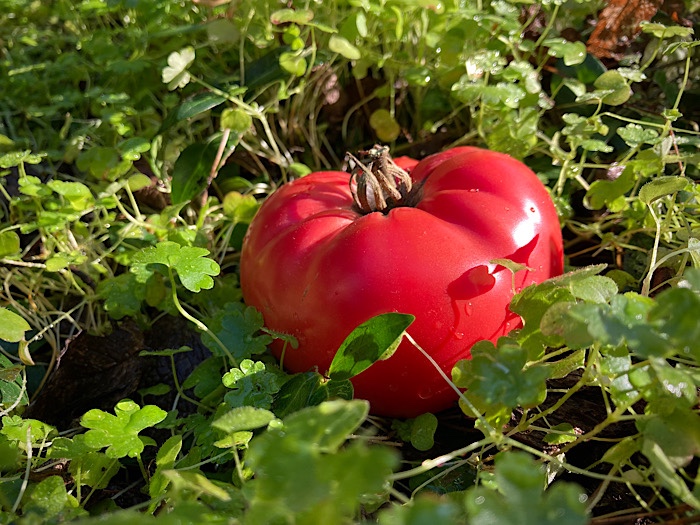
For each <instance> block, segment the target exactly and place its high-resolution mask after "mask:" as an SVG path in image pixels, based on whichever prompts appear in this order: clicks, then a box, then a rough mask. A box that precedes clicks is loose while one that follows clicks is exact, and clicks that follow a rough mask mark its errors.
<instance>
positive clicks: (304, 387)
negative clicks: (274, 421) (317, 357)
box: [272, 372, 333, 418]
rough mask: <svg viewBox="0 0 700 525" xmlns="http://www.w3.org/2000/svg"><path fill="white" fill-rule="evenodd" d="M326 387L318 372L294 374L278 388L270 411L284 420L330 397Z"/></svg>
mask: <svg viewBox="0 0 700 525" xmlns="http://www.w3.org/2000/svg"><path fill="white" fill-rule="evenodd" d="M331 382H333V381H331ZM326 385H327V383H326V382H325V380H324V378H323V376H322V375H321V374H319V373H318V372H304V373H300V374H295V375H294V376H293V377H292V378H291V379H290V380H289V381H287V382H286V383H285V384H284V385H282V388H280V390H279V392H278V393H277V395H276V396H275V401H274V403H273V406H272V409H273V411H274V412H275V414H277V416H278V417H281V418H284V417H286V416H288V415H289V414H292V413H294V412H297V411H299V410H301V409H302V408H306V407H311V406H316V405H320V404H321V403H323V402H324V401H326V400H328V398H329V397H330V393H329V391H328V387H327V386H326Z"/></svg>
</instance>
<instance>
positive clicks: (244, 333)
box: [202, 303, 272, 360]
mask: <svg viewBox="0 0 700 525" xmlns="http://www.w3.org/2000/svg"><path fill="white" fill-rule="evenodd" d="M206 323H207V326H208V327H209V329H210V330H211V332H212V333H214V334H215V335H216V336H217V337H218V338H219V340H220V341H221V342H222V343H223V344H224V346H225V347H226V348H227V349H228V351H229V352H230V353H231V355H233V357H234V358H236V360H241V359H248V358H250V357H251V356H253V355H257V354H261V353H263V352H264V351H265V350H266V349H267V345H269V344H270V343H271V342H272V337H270V336H269V335H268V334H265V333H261V332H260V330H261V329H262V327H263V317H262V314H261V313H260V312H258V311H257V310H256V309H255V308H253V307H252V306H245V305H243V304H241V303H227V304H226V305H225V306H224V308H222V309H221V310H219V312H217V314H216V316H214V317H211V318H209V319H207V320H206ZM202 342H203V343H204V344H205V345H206V346H207V348H209V349H210V350H211V351H212V353H213V354H214V355H218V356H220V355H222V353H221V352H222V350H221V348H220V347H219V345H218V343H217V342H216V341H214V340H213V339H212V337H211V336H210V335H209V334H208V333H204V334H202Z"/></svg>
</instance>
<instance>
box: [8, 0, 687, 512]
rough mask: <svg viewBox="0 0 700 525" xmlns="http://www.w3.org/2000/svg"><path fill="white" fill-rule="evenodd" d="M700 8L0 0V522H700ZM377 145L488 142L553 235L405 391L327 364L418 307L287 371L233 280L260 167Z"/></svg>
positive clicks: (430, 149) (292, 174)
mask: <svg viewBox="0 0 700 525" xmlns="http://www.w3.org/2000/svg"><path fill="white" fill-rule="evenodd" d="M698 10H699V7H698V5H696V3H694V2H690V1H686V2H681V1H666V2H660V1H644V2H642V1H639V2H618V1H615V0H611V1H609V2H602V1H600V2H598V1H591V2H588V1H575V0H568V1H546V2H540V3H530V2H520V1H515V0H513V1H493V2H485V1H468V2H457V1H451V0H448V1H444V2H434V1H430V0H393V1H391V0H390V1H381V0H347V1H344V0H334V1H332V2H322V3H321V2H288V3H279V2H272V1H267V0H265V1H256V2H252V1H248V0H238V1H236V0H233V1H226V0H199V1H189V0H183V1H182V2H171V1H165V0H152V1H145V0H82V1H78V2H69V1H67V0H65V1H64V0H56V1H54V2H27V1H24V0H0V93H2V96H0V115H1V118H0V179H2V180H1V182H2V184H1V186H0V278H1V281H2V287H1V288H0V344H1V353H0V396H1V397H0V403H1V405H0V412H1V414H0V416H1V417H2V426H1V428H0V521H1V522H3V523H61V522H80V523H91V522H97V521H100V522H105V521H106V522H108V523H141V522H143V523H148V522H152V521H154V520H155V521H163V522H173V523H182V522H194V523H210V522H211V523H224V522H225V523H245V524H257V523H380V524H414V523H415V524H419V523H469V524H487V523H488V524H491V523H503V524H506V523H522V524H529V523H532V524H542V523H552V524H555V523H556V524H579V523H580V524H584V523H589V522H592V523H608V524H610V523H656V522H671V523H672V522H675V523H693V522H697V521H698V520H700V518H698V511H700V488H698V484H697V479H698V476H699V475H700V474H699V473H698V451H699V447H700V416H699V414H698V410H697V408H698V406H697V405H698V394H697V392H698V391H697V387H698V383H699V382H700V375H699V374H698V361H699V360H700V324H699V323H698V317H699V314H700V224H698V217H699V216H700V214H699V213H698V211H699V210H698V198H699V192H698V185H697V181H698V178H699V176H700V173H699V170H698V166H699V164H700V147H699V146H700V130H699V128H698V121H699V120H700V113H699V112H698V107H700V103H699V101H700V87H699V86H698V80H697V79H698V78H700V67H699V65H698V62H697V59H696V55H697V40H694V39H693V38H694V29H697V27H695V26H697V23H698V18H699V17H700V13H699V11H698ZM377 143H380V144H388V145H390V146H391V151H392V153H393V155H394V156H403V155H408V156H410V157H414V158H422V157H425V156H427V155H428V154H431V153H435V152H438V151H443V150H446V149H449V148H454V147H456V146H463V145H469V146H478V147H485V148H489V149H491V150H494V151H499V152H503V153H507V154H509V155H511V156H513V157H515V158H517V159H518V160H521V161H522V162H524V163H525V164H527V165H528V166H529V167H530V168H531V169H532V170H533V171H534V172H535V173H536V174H537V176H538V177H539V179H540V180H541V181H542V182H543V183H544V184H545V185H546V186H547V188H548V189H549V193H550V195H551V198H552V200H553V202H554V204H555V206H556V209H557V213H558V217H559V221H560V224H561V227H562V231H563V235H564V255H565V272H564V274H563V275H561V276H559V277H555V278H553V279H550V280H547V281H545V282H543V283H541V284H536V285H533V286H530V287H527V288H525V289H523V290H521V291H519V293H517V295H515V297H514V298H513V300H512V302H511V304H510V309H511V311H512V312H513V313H515V314H517V315H518V316H520V317H521V318H522V326H520V327H519V328H518V329H517V330H514V331H512V332H511V333H509V334H508V335H507V336H506V337H503V338H501V339H499V340H497V341H496V342H489V341H481V342H478V343H476V344H475V345H474V347H473V348H472V359H470V360H465V361H460V362H458V363H457V365H456V366H455V367H454V369H453V370H452V371H451V372H452V373H451V377H445V380H446V381H447V380H450V381H451V382H452V383H453V384H454V385H455V386H456V387H459V388H461V389H466V390H465V392H464V394H463V395H462V396H461V397H460V401H459V406H455V407H453V408H452V409H449V410H447V411H444V412H440V413H437V414H432V413H424V414H421V415H418V416H417V417H415V418H411V419H392V418H386V417H378V416H373V415H370V414H369V406H368V403H367V402H366V401H363V400H361V399H353V391H352V387H351V385H350V383H349V381H348V378H350V377H351V376H352V375H353V374H354V373H356V372H357V371H358V369H359V368H361V367H363V366H365V365H366V364H368V363H359V361H358V360H357V359H356V353H354V352H351V351H348V347H351V346H352V341H353V338H354V337H357V334H358V333H361V334H365V335H363V337H364V336H366V334H370V336H369V337H370V338H371V340H372V342H373V343H376V348H375V350H374V354H373V355H372V356H370V358H369V360H370V361H371V360H373V359H378V358H379V357H380V356H382V354H384V352H385V350H387V349H391V348H395V347H396V345H397V344H398V343H399V342H400V341H401V340H402V338H405V339H406V340H408V341H411V324H410V323H411V319H410V318H409V317H408V316H406V315H402V313H387V314H385V315H380V316H378V317H375V318H373V319H372V320H371V321H369V323H368V325H366V326H363V327H360V330H361V332H356V333H355V335H353V334H351V335H350V336H349V338H348V339H347V340H346V343H345V344H343V345H341V347H340V349H339V353H338V354H337V357H338V360H337V361H334V363H333V365H331V368H332V370H331V372H332V374H330V375H331V377H330V380H329V379H328V378H326V377H325V376H324V374H325V373H326V372H328V371H326V370H319V371H306V372H302V373H297V374H290V373H286V372H285V371H283V370H282V369H280V367H279V366H278V361H277V360H276V359H275V358H274V356H273V355H272V353H271V351H270V346H271V345H273V344H274V345H277V344H279V345H281V346H282V347H284V352H288V353H291V352H294V350H295V346H296V343H297V342H296V341H295V340H294V338H293V337H290V335H289V334H286V333H280V332H276V331H274V330H271V329H270V328H269V327H266V326H265V322H264V317H263V315H262V314H261V312H259V311H257V310H256V309H255V308H253V307H251V306H249V305H246V304H245V303H244V301H243V298H242V293H241V289H240V286H239V280H238V277H239V260H240V253H241V248H242V244H243V238H244V235H245V232H246V231H247V229H248V225H249V224H250V222H251V221H252V219H253V217H254V216H255V214H256V212H257V210H258V208H259V206H260V203H261V202H262V201H263V199H264V198H265V197H266V196H268V195H270V194H272V193H273V192H274V191H275V190H276V189H277V188H279V187H280V186H282V185H283V184H285V183H286V182H289V181H291V180H295V179H298V178H300V177H303V176H304V175H307V174H309V173H311V172H314V171H319V170H337V169H340V168H341V167H343V164H344V159H345V154H346V152H347V151H350V152H356V151H358V150H366V149H368V148H371V147H372V146H373V145H374V144H377ZM493 220H497V217H493ZM387 248H388V249H390V248H391V247H390V246H387ZM279 257H280V264H284V262H285V254H283V253H281V254H279ZM501 263H502V264H504V265H510V270H509V271H514V272H517V271H518V269H519V268H518V267H517V265H513V264H511V263H512V261H510V262H508V261H501ZM273 342H274V343H273ZM419 351H420V350H419V349H418V348H416V352H419ZM390 359H391V358H390ZM425 366H426V368H428V367H431V366H432V365H431V363H430V361H429V359H428V358H426V360H425Z"/></svg>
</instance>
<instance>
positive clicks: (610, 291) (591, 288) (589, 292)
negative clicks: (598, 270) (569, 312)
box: [569, 275, 617, 303]
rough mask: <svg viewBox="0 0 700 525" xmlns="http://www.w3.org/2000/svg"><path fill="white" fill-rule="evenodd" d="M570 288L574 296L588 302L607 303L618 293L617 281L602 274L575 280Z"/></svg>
mask: <svg viewBox="0 0 700 525" xmlns="http://www.w3.org/2000/svg"><path fill="white" fill-rule="evenodd" d="M569 289H570V290H571V293H572V294H573V296H574V297H576V298H577V299H582V300H584V301H586V302H588V303H607V302H608V301H609V300H610V298H611V297H612V296H613V295H615V294H616V293H617V285H616V284H615V281H613V280H612V279H610V277H604V276H601V275H592V276H590V277H586V278H585V279H581V280H579V281H574V282H572V283H571V286H570V287H569Z"/></svg>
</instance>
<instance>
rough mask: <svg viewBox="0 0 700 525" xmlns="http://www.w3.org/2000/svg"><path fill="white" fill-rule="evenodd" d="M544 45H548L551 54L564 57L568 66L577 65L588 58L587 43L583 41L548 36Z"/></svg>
mask: <svg viewBox="0 0 700 525" xmlns="http://www.w3.org/2000/svg"><path fill="white" fill-rule="evenodd" d="M542 45H543V46H544V47H548V48H549V49H548V53H549V54H550V55H551V56H555V57H558V58H563V59H564V64H565V65H567V66H575V65H577V64H581V63H583V61H584V60H585V59H586V45H585V44H584V43H583V42H569V41H568V40H565V39H563V38H548V39H546V40H545V41H544V42H543V43H542Z"/></svg>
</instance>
